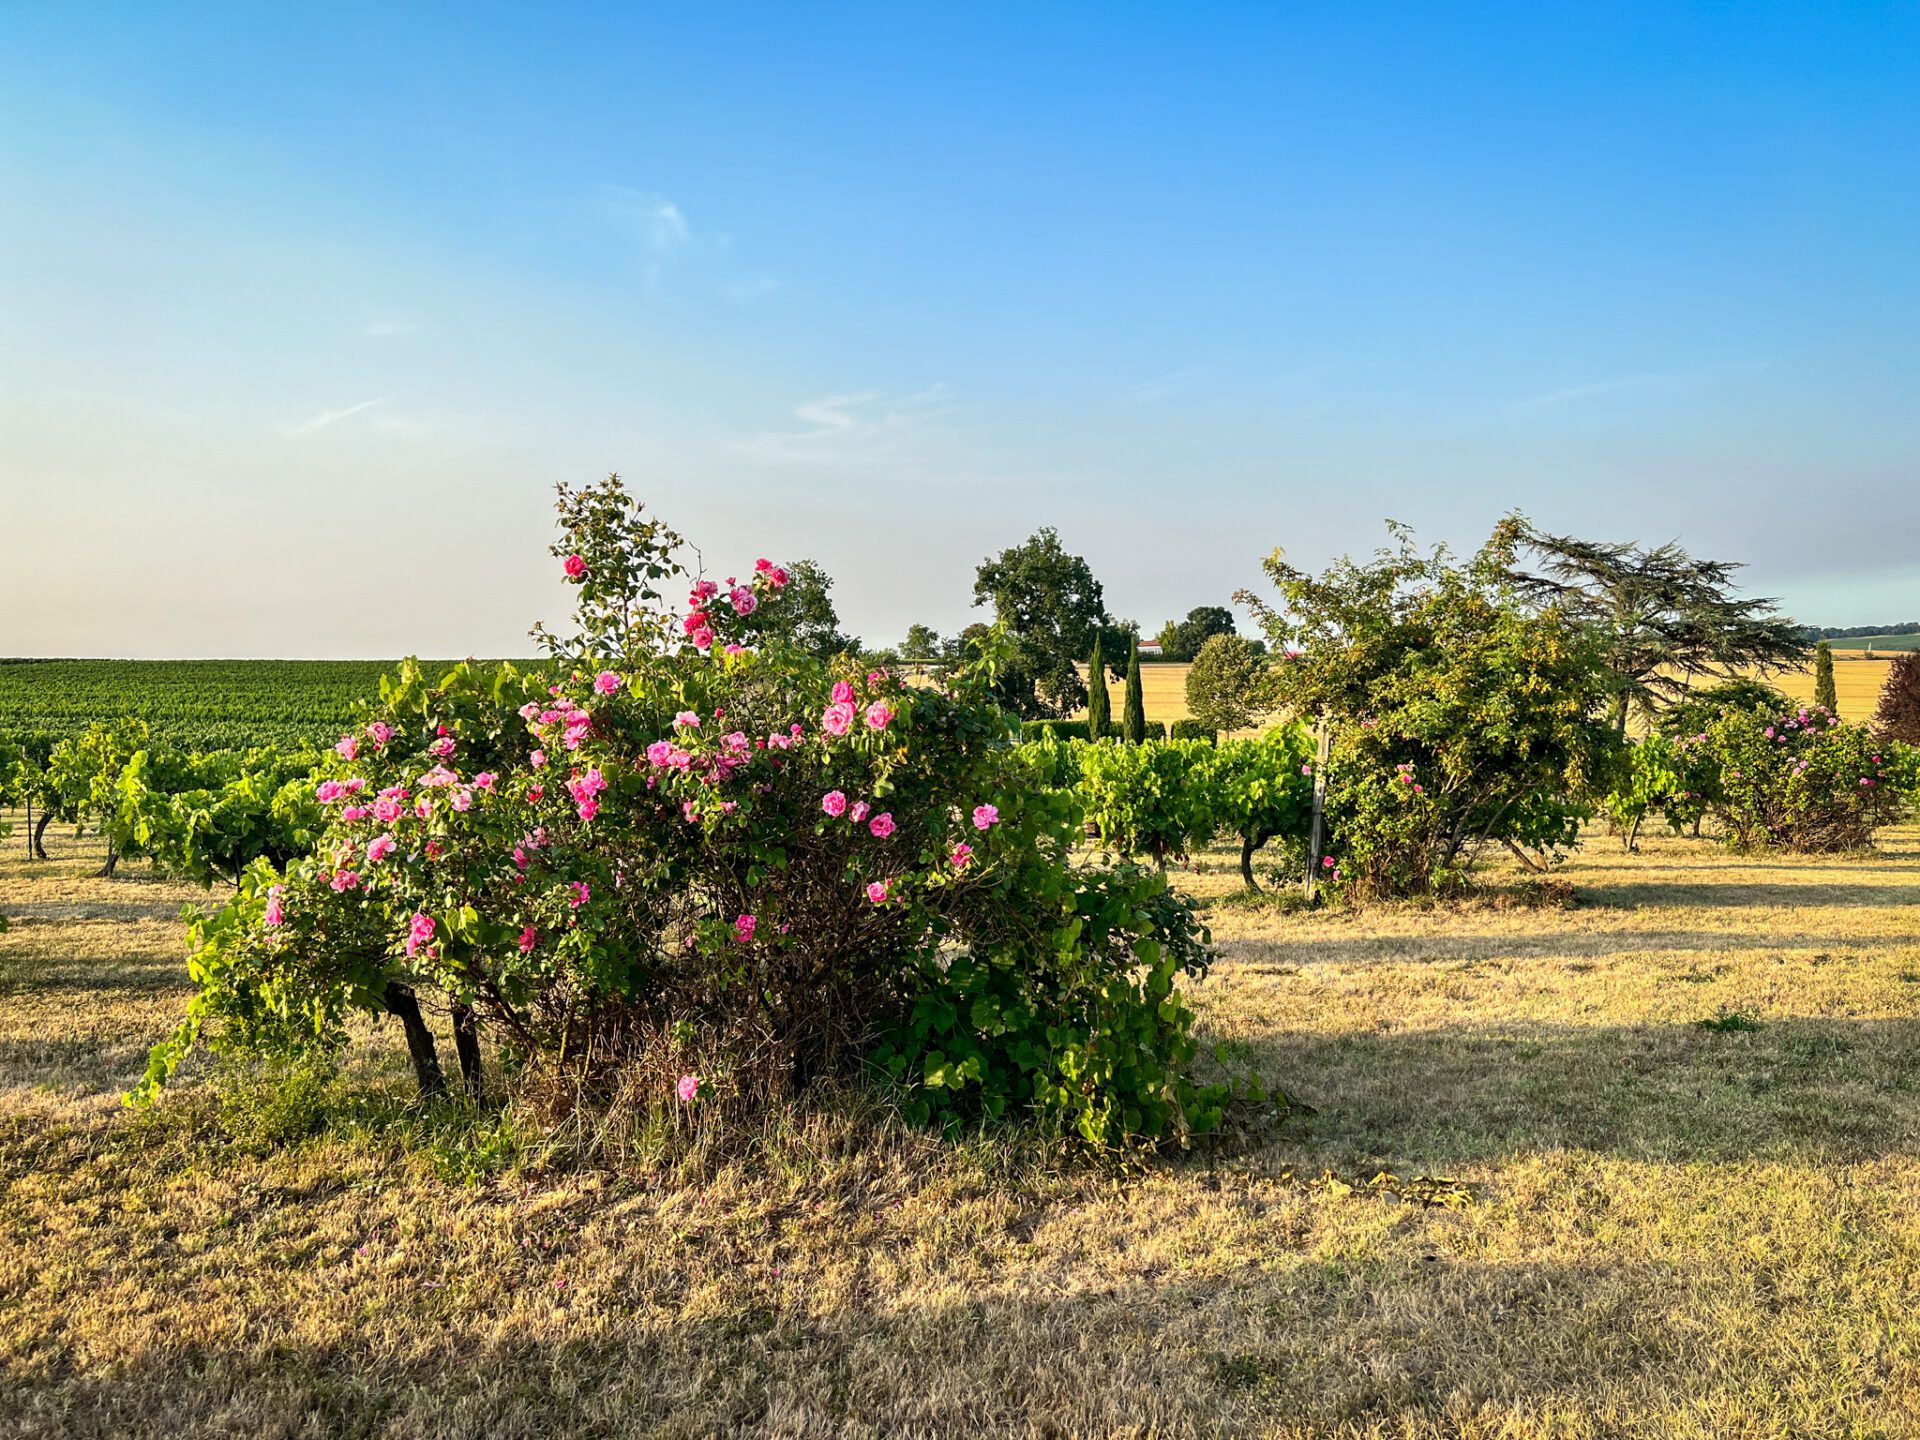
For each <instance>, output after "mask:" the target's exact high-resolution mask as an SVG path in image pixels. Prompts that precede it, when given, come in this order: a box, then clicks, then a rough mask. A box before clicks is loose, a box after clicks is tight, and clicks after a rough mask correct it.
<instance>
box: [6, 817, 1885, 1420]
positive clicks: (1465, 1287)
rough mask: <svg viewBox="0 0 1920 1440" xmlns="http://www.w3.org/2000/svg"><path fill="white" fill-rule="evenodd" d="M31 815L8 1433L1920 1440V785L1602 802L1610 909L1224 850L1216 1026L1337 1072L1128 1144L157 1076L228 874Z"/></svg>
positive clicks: (23, 925)
mask: <svg viewBox="0 0 1920 1440" xmlns="http://www.w3.org/2000/svg"><path fill="white" fill-rule="evenodd" d="M18 838H19V837H18V835H17V834H16V835H15V837H13V842H9V843H8V844H6V846H5V848H4V849H0V856H4V858H0V912H4V913H5V915H6V916H7V917H9V919H10V920H11V922H12V928H11V930H10V932H8V933H6V934H4V935H0V1435H9V1436H13V1435H26V1436H49V1437H52V1436H61V1437H109V1436H111V1437H122V1436H148V1435H152V1436H175V1437H178V1436H201V1435H223V1436H226V1435H231V1436H247V1437H256V1436H261V1437H307V1436H316V1437H317V1436H334V1435H358V1436H393V1437H400V1436H476V1437H479V1436H486V1437H493V1440H508V1437H522V1436H535V1435H554V1434H565V1435H570V1436H616V1435H617V1436H627V1435H634V1436H642V1435H644V1436H667V1437H681V1436H684V1437H693V1436H707V1435H743V1436H744V1435H754V1436H761V1435H765V1436H794V1437H801V1436H874V1437H880V1436H885V1437H913V1436H976V1435H1010V1436H1012V1435H1017V1436H1037V1435H1043V1436H1062V1437H1069V1436H1070V1437H1080V1436H1122V1435H1124V1436H1212V1435H1229V1436H1272V1437H1306V1436H1350V1437H1362V1436H1364V1437H1380V1440H1387V1437H1395V1440H1403V1437H1434V1440H1440V1437H1449V1440H1457V1437H1470V1440H1495V1437H1499V1440H1523V1437H1524V1440H1533V1437H1541V1440H1544V1437H1556V1440H1559V1437H1598V1436H1633V1437H1642V1436H1647V1437H1651V1436H1660V1437H1667V1436H1679V1437H1695V1440H1726V1437H1756V1440H1758V1437H1768V1440H1773V1437H1785V1436H1794V1437H1801V1436H1807V1437H1827V1436H1831V1437H1850V1440H1863V1437H1870V1436H1872V1437H1903V1436H1908V1435H1913V1434H1916V1433H1920V1318H1916V1317H1917V1316H1920V829H1914V828H1909V829H1905V830H1901V831H1899V832H1896V833H1894V834H1892V835H1891V836H1889V837H1888V838H1887V840H1886V843H1885V845H1884V847H1883V851H1882V853H1879V854H1877V855H1872V856H1867V857H1863V858H1858V859H1830V858H1829V859H1798V860H1796V859H1764V860H1748V859H1741V858H1737V857H1732V856H1728V855H1725V854H1723V853H1720V852H1718V851H1717V850H1715V849H1713V848H1712V847H1711V846H1710V845H1708V844H1706V843H1704V842H1696V841H1689V840H1673V839H1661V840H1657V841H1653V842H1650V843H1649V844H1648V846H1647V849H1646V853H1644V854H1642V855H1639V856H1626V855H1623V854H1621V853H1620V852H1619V851H1618V849H1617V848H1616V845H1615V844H1614V843H1613V842H1609V841H1607V840H1605V839H1604V838H1601V837H1596V838H1595V839H1594V840H1593V841H1591V842H1590V844H1589V846H1588V848H1587V849H1586V850H1585V851H1584V852H1583V853H1582V854H1581V855H1580V856H1579V857H1578V858H1577V859H1576V860H1575V862H1574V863H1572V864H1571V865H1570V866H1569V867H1568V868H1567V870H1566V872H1565V874H1566V877H1567V878H1568V879H1570V880H1571V881H1572V882H1573V884H1574V886H1575V894H1576V902H1577V903H1575V904H1574V905H1573V906H1572V907H1571V908H1565V909H1537V908H1504V907H1502V906H1500V905H1498V904H1494V903H1485V902H1483V903H1479V904H1475V905H1469V906H1465V907H1461V908H1457V909H1452V910H1445V911H1439V912H1434V911H1420V910H1412V909H1387V910H1381V911H1377V912H1373V913H1367V914H1359V915H1354V914H1338V913H1334V914H1323V915H1312V916H1308V915H1297V914H1286V913H1281V912H1280V911H1278V910H1275V909H1272V908H1248V907H1245V906H1242V905H1239V904H1236V903H1232V902H1231V901H1230V900H1229V899H1228V897H1229V896H1230V894H1231V893H1232V890H1233V887H1234V885H1235V883H1236V881H1235V880H1234V879H1233V878H1232V877H1230V876H1229V874H1228V873H1227V872H1228V868H1229V866H1228V857H1226V856H1225V855H1224V854H1223V855H1215V856H1209V857H1206V858H1205V859H1204V860H1203V862H1202V864H1201V865H1200V866H1199V867H1198V869H1197V870H1195V871H1192V872H1187V873H1184V874H1183V876H1182V883H1183V884H1185V885H1187V886H1188V887H1189V888H1190V889H1191V890H1192V891H1193V892H1195V893H1196V894H1197V895H1199V896H1200V897H1202V898H1203V900H1204V901H1205V902H1206V903H1207V905H1208V913H1209V917H1210V920H1211V923H1212V925H1213V927H1214V931H1215V934H1216V936H1217V938H1218V940H1219V942H1220V948H1221V952H1222V956H1223V959H1222V963H1221V964H1220V965H1219V967H1218V968H1217V970H1216V971H1215V972H1214V974H1213V975H1212V976H1211V977H1210V978H1209V979H1208V980H1207V981H1206V982H1205V983H1204V984H1203V985H1201V986H1200V987H1198V990H1197V992H1196V1000H1197V1003H1198V1006H1199V1009H1200V1012H1201V1015H1202V1018H1203V1023H1204V1027H1205V1030H1206V1032H1207V1034H1208V1037H1209V1039H1210V1040H1213V1041H1217V1042H1226V1043H1228V1044H1230V1045H1231V1046H1232V1047H1233V1048H1234V1050H1235V1052H1236V1053H1238V1054H1240V1055H1242V1056H1244V1057H1245V1058H1247V1059H1250V1060H1251V1061H1252V1062H1253V1063H1255V1064H1256V1065H1257V1066H1258V1067H1259V1069H1260V1070H1261V1071H1262V1072H1263V1073H1264V1074H1266V1075H1267V1076H1269V1077H1270V1078H1272V1079H1274V1080H1276V1081H1277V1082H1279V1083H1281V1084H1282V1085H1284V1086H1286V1087H1287V1088H1288V1089H1290V1090H1291V1091H1293V1092H1294V1093H1296V1094H1297V1095H1298V1096H1299V1097H1300V1098H1301V1099H1302V1100H1303V1101H1305V1102H1307V1103H1309V1104H1310V1105H1311V1106H1312V1107H1313V1110H1312V1112H1311V1113H1302V1114H1297V1115H1295V1116H1293V1117H1292V1118H1291V1119H1289V1120H1287V1121H1286V1122H1285V1123H1284V1124H1283V1125H1281V1126H1279V1127H1278V1128H1277V1129H1275V1128H1273V1127H1272V1126H1271V1125H1264V1124H1255V1125H1253V1126H1252V1127H1251V1128H1250V1130H1249V1131H1248V1133H1247V1134H1246V1135H1245V1136H1243V1137H1241V1138H1240V1139H1239V1140H1237V1141H1235V1142H1234V1143H1233V1144H1230V1145H1227V1146H1223V1147H1221V1148H1218V1149H1215V1150H1208V1151H1202V1152H1198V1153H1196V1154H1194V1155H1192V1156H1189V1157H1186V1158H1182V1159H1175V1160H1172V1161H1169V1162H1168V1163H1165V1164H1161V1165H1155V1166H1152V1167H1150V1168H1148V1169H1147V1170H1146V1171H1145V1172H1144V1173H1139V1174H1134V1175H1131V1176H1122V1175H1113V1174H1105V1173H1101V1172H1097V1171H1091V1170H1088V1169H1085V1168H1083V1167H1081V1166H1078V1165H1076V1164H1073V1163H1067V1162H1063V1161H1060V1160H1058V1159H1056V1158H1050V1157H1049V1156H1048V1155H1047V1153H1046V1152H1045V1151H1044V1150H1039V1149H1036V1148H1035V1147H1033V1146H1032V1145H1029V1144H1009V1143H1007V1141H1006V1140H1005V1139H1004V1138H1002V1137H997V1136H990V1137H985V1138H978V1139H974V1140H971V1141H968V1142H966V1143H964V1144H961V1145H958V1146H945V1145H942V1144H940V1143H937V1142H935V1141H934V1140H932V1139H930V1138H928V1137H925V1136H921V1135H915V1134H903V1133H900V1132H898V1131H895V1130H891V1129H889V1128H887V1127H886V1126H885V1125H884V1124H881V1123H879V1122H876V1121H873V1120H871V1119H869V1120H866V1121H861V1122H855V1121H852V1120H848V1119H846V1118H844V1117H842V1118H835V1117H832V1116H821V1115H813V1116H811V1117H809V1116H804V1115H802V1116H796V1117H790V1118H789V1119H788V1120H787V1121H786V1122H784V1123H779V1124H775V1125H773V1126H770V1127H769V1131H768V1133H767V1135H766V1136H765V1138H764V1141H763V1143H761V1144H760V1145H759V1146H758V1147H757V1148H756V1149H755V1150H754V1151H753V1152H752V1153H750V1154H747V1155H745V1156H743V1157H741V1158H739V1159H737V1160H735V1161H732V1162H725V1161H721V1160H718V1159H715V1160H710V1161H707V1162H703V1163H701V1164H691V1163H689V1164H686V1165H683V1166H681V1167H679V1168H678V1169H674V1170H665V1171H662V1170H654V1171H649V1170H645V1169H641V1168H635V1169H634V1170H632V1171H631V1172H628V1173H620V1172H607V1171H588V1170H579V1169H559V1170H550V1169H547V1168H543V1166H542V1164H541V1163H540V1161H539V1158H538V1155H537V1153H536V1152H535V1151H533V1150H529V1149H526V1148H516V1147H515V1146H513V1145H509V1144H504V1143H502V1142H501V1141H500V1140H499V1131H498V1129H497V1127H495V1128H491V1129H490V1128H489V1127H488V1126H487V1125H485V1124H478V1123H472V1122H468V1123H465V1124H461V1123H448V1124H447V1125H445V1126H443V1127H442V1128H441V1129H440V1130H439V1131H438V1132H436V1135H435V1136H428V1137H426V1138H423V1131H422V1130H421V1128H420V1127H419V1126H418V1125H417V1124H416V1123H414V1122H410V1121H408V1120H407V1119H406V1118H405V1117H404V1114H403V1112H402V1111H401V1109H400V1107H399V1104H398V1099H397V1097H399V1096H400V1095H402V1094H404V1089H405V1080H404V1076H403V1063H404V1062H403V1061H402V1059H401V1058H400V1056H399V1055H398V1054H397V1053H396V1052H395V1051H387V1052H384V1053H383V1054H382V1055H381V1057H380V1058H378V1059H377V1060H376V1061H374V1062H371V1068H370V1069H369V1070H368V1071H367V1072H366V1073H363V1074H358V1075H355V1076H353V1077H350V1078H351V1084H350V1085H347V1086H342V1087H334V1088H332V1089H329V1090H326V1091H324V1092H316V1093H315V1094H313V1095H309V1096H308V1097H307V1099H308V1100H309V1101H310V1102H311V1103H309V1104H306V1105H305V1106H303V1105H301V1104H294V1103H289V1102H288V1101H287V1100H286V1098H285V1097H284V1095H283V1097H282V1100H281V1103H280V1104H279V1107H278V1108H277V1109H273V1108H263V1107H261V1106H260V1105H258V1104H252V1105H248V1104H238V1103H234V1102H232V1101H229V1102H228V1103H227V1104H226V1105H224V1106H223V1105H222V1104H221V1103H220V1102H219V1101H218V1100H217V1099H216V1098H215V1096H214V1094H213V1093H212V1092H211V1090H210V1089H209V1088H208V1087H207V1086H205V1085H204V1084H198V1083H196V1084H191V1085H189V1086H187V1087H186V1088H185V1089H183V1090H181V1091H179V1092H177V1093H174V1094H172V1095H171V1096H170V1097H169V1098H168V1099H167V1101H166V1102H165V1103H164V1104H163V1105H162V1106H161V1107H160V1108H159V1109H158V1110H157V1111H155V1112H153V1113H152V1114H151V1115H150V1116H147V1117H144V1118H143V1117H136V1116H131V1115H129V1114H127V1113H125V1112H124V1111H123V1110H122V1109H121V1108H120V1106H119V1102H118V1095H119V1093H120V1092H121V1090H122V1089H123V1088H124V1087H125V1086H126V1085H128V1084H129V1083H130V1082H131V1081H132V1080H133V1079H134V1078H136V1076H137V1075H138V1073H139V1071H140V1069H141V1066H142V1062H143V1057H144V1052H145V1048H146V1046H147V1045H148V1044H149V1043H150V1042H151V1041H153V1040H154V1039H156V1038H157V1037H158V1036H159V1035H160V1034H161V1033H162V1032H163V1031H164V1030H165V1029H166V1028H167V1026H168V1025H169V1024H170V1023H171V1021H172V1020H173V1019H174V1017H175V1016H176V1015H177V1014H178V1013H179V1011H180V1008H181V1006H182V1005H183V1004H184V1002H185V998H186V994H187V989H186V986H185V983H184V974H183V970H182V960H181V943H180V929H179V925H178V923H177V921H176V919H175V912H176V910H177V907H178V905H179V904H180V902H181V901H182V900H184V899H189V898H193V896H194V894H195V892H191V891H187V890H182V889H180V888H177V887H175V886H172V885H169V884H166V883H162V882H158V881H154V880H151V879H147V878H142V877H141V876H140V875H139V874H138V872H137V870H136V871H135V872H134V873H133V874H132V875H131V877H130V878H126V879H122V880H119V881H114V882H108V881H102V880H98V879H96V878H93V877H92V876H91V874H90V873H89V871H90V869H91V868H92V861H90V860H89V859H85V858H79V857H73V858H65V859H59V858H57V859H56V860H54V861H53V862H51V863H48V864H41V865H29V864H28V863H27V862H26V861H25V860H24V859H23V858H22V857H21V855H20V852H19V849H18V845H17V841H18ZM443 1043H444V1041H443ZM369 1094H371V1095H373V1096H374V1097H375V1098H373V1099H368V1098H366V1097H367V1096H368V1095H369ZM351 1096H359V1097H361V1098H359V1099H357V1100H355V1099H350V1098H349V1097H351ZM380 1097H387V1098H380ZM295 1098H296V1099H297V1098H298V1097H297V1096H296V1097H295ZM272 1129H278V1130H280V1131H282V1132H285V1133H292V1134H296V1135H298V1134H301V1133H302V1132H308V1133H306V1134H305V1138H300V1139H296V1140H294V1141H293V1142H291V1143H289V1144H271V1143H264V1141H263V1140H262V1134H263V1130H272ZM436 1137H437V1138H436ZM1382 1173H1386V1174H1390V1175H1391V1176H1393V1177H1396V1178H1395V1179H1393V1180H1391V1181H1381V1182H1380V1183H1378V1184H1374V1183H1371V1182H1373V1181H1374V1177H1376V1176H1377V1175H1380V1174H1382ZM1421 1177H1427V1183H1425V1184H1420V1183H1416V1182H1417V1181H1419V1180H1420V1179H1421ZM463 1182H466V1183H463ZM1430 1201H1431V1202H1449V1201H1451V1202H1453V1203H1451V1204H1449V1203H1427V1202H1430Z"/></svg>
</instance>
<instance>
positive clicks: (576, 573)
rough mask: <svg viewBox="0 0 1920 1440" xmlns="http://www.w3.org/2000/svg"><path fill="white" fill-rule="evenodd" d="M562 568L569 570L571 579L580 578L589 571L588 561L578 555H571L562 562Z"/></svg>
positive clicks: (568, 573) (568, 575)
mask: <svg viewBox="0 0 1920 1440" xmlns="http://www.w3.org/2000/svg"><path fill="white" fill-rule="evenodd" d="M560 568H561V569H562V570H565V571H566V572H567V578H568V579H569V580H578V579H579V578H580V577H581V576H582V575H585V574H586V573H587V562H586V561H585V560H583V559H581V558H580V557H579V556H578V555H569V556H567V558H566V559H565V560H563V561H561V562H560Z"/></svg>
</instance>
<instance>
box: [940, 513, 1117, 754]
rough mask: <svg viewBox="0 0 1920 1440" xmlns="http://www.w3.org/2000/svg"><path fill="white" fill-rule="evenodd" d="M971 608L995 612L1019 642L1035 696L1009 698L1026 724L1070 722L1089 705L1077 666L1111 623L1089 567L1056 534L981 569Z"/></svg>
mask: <svg viewBox="0 0 1920 1440" xmlns="http://www.w3.org/2000/svg"><path fill="white" fill-rule="evenodd" d="M973 603H974V604H975V605H987V604H991V605H992V606H993V609H994V613H995V615H997V616H998V617H999V619H1000V620H1001V622H1002V623H1003V624H1005V626H1006V627H1007V631H1008V633H1009V634H1011V635H1012V636H1013V640H1014V645H1015V649H1016V652H1017V653H1016V658H1017V673H1018V674H1019V675H1020V676H1021V677H1023V678H1025V679H1027V680H1028V681H1029V682H1030V688H1029V689H1028V690H1027V691H1026V692H1025V693H1024V694H1020V695H1012V696H1009V697H1008V698H1009V699H1010V700H1012V701H1013V702H1014V703H1013V708H1014V709H1015V710H1016V711H1017V712H1018V713H1019V714H1020V715H1021V716H1022V717H1023V718H1025V719H1030V720H1032V719H1042V718H1045V717H1047V716H1050V715H1053V716H1064V715H1071V714H1072V713H1073V712H1074V711H1075V710H1078V709H1079V708H1080V707H1081V706H1083V705H1085V704H1086V703H1087V687H1086V684H1085V682H1083V681H1082V680H1081V678H1080V666H1079V661H1080V659H1081V657H1082V656H1084V655H1086V654H1087V653H1088V652H1089V651H1090V650H1091V649H1092V648H1093V640H1094V636H1095V635H1096V634H1097V633H1104V631H1105V630H1106V629H1107V628H1108V627H1110V626H1112V624H1113V617H1112V616H1110V615H1109V614H1108V613H1107V607H1106V602H1105V599H1104V596H1103V593H1102V591H1101V588H1100V582H1099V581H1098V580H1096V579H1094V577H1093V570H1092V569H1091V567H1089V566H1088V564H1087V562H1086V560H1085V559H1083V558H1082V557H1081V556H1078V555H1070V554H1068V553H1067V551H1066V550H1065V549H1063V548H1062V547H1061V544H1060V536H1059V534H1058V532H1056V531H1055V530H1054V529H1053V527H1052V526H1046V527H1045V528H1043V529H1040V530H1037V531H1035V532H1034V534H1033V535H1032V536H1031V537H1029V538H1028V539H1027V540H1026V541H1025V543H1023V544H1020V545H1015V546H1013V547H1011V548H1009V549H1006V550H1003V551H1001V552H1000V554H999V555H998V556H996V557H993V558H990V559H987V560H984V561H982V562H981V564H980V568H979V571H978V573H977V574H976V576H975V579H974V584H973Z"/></svg>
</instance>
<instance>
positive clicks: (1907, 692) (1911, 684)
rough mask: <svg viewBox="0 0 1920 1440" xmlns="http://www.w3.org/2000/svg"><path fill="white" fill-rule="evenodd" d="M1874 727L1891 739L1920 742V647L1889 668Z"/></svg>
mask: <svg viewBox="0 0 1920 1440" xmlns="http://www.w3.org/2000/svg"><path fill="white" fill-rule="evenodd" d="M1873 725H1874V728H1875V729H1876V730H1877V731H1879V732H1880V734H1881V735H1882V736H1883V737H1885V738H1886V739H1888V740H1904V741H1905V742H1906V743H1907V744H1909V745H1920V650H1909V651H1907V652H1906V654H1904V655H1902V656H1900V657H1899V658H1898V659H1897V660H1895V661H1894V662H1893V665H1892V667H1891V668H1890V669H1889V670H1888V671H1887V683H1886V684H1885V685H1883V686H1882V687H1881V689H1880V704H1879V707H1878V708H1877V709H1876V710H1875V711H1874V715H1873Z"/></svg>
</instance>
